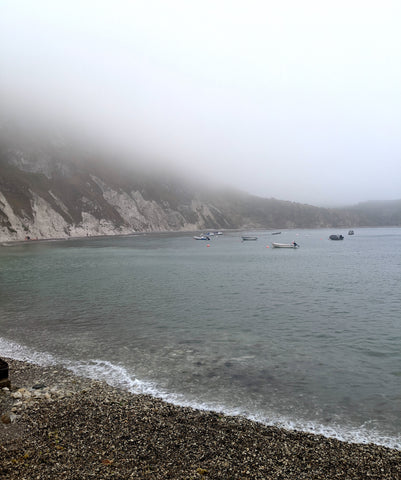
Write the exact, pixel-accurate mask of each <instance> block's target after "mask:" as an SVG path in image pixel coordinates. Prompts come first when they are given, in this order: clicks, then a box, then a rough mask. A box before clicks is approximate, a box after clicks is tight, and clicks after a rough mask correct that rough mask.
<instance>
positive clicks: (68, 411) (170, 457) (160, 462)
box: [0, 358, 401, 480]
mask: <svg viewBox="0 0 401 480" xmlns="http://www.w3.org/2000/svg"><path fill="white" fill-rule="evenodd" d="M5 360H6V361H7V362H8V363H9V379H10V381H11V391H7V390H0V417H1V418H2V421H0V452H1V453H0V477H4V478H7V479H9V480H13V479H34V478H41V479H54V478H61V479H78V478H79V479H89V478H99V479H103V478H104V479H106V478H115V479H126V478H127V479H128V478H135V479H165V478H171V479H176V480H180V479H202V478H203V479H285V480H287V479H297V480H298V479H308V480H311V479H334V478H336V479H352V480H358V479H361V480H362V479H364V480H365V479H366V478H370V479H381V480H384V479H396V478H401V452H400V451H397V450H392V449H389V448H386V447H381V446H377V445H373V444H368V445H362V444H350V443H345V442H341V441H339V440H335V439H329V438H326V437H323V436H321V435H313V434H309V433H303V432H297V431H287V430H284V429H280V428H277V427H268V426H265V425H262V424H259V423H257V422H253V421H251V420H247V419H244V418H241V417H230V416H226V415H223V414H220V413H217V412H205V411H199V410H195V409H192V408H189V407H178V406H174V405H171V404H168V403H166V402H163V401H162V400H160V399H157V398H153V397H150V396H147V395H134V394H131V393H129V392H127V391H123V390H119V389H116V388H113V387H110V386H109V385H107V384H106V383H104V382H97V381H93V380H89V379H86V378H83V377H77V376H74V375H73V374H72V373H71V372H69V371H66V370H64V369H62V368H60V367H58V366H57V367H55V366H49V367H40V366H37V365H34V364H30V363H27V362H21V361H16V360H12V359H8V358H5Z"/></svg>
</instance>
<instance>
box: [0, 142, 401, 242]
mask: <svg viewBox="0 0 401 480" xmlns="http://www.w3.org/2000/svg"><path fill="white" fill-rule="evenodd" d="M160 177H161V176H159V177H156V176H155V175H150V174H149V173H145V172H144V171H143V170H141V171H140V170H139V169H135V168H133V167H128V166H127V164H126V165H125V166H124V164H123V163H121V162H119V161H118V159H111V158H107V159H103V158H102V157H101V156H100V155H94V154H88V153H86V154H83V153H82V151H80V150H78V149H76V148H72V147H71V146H70V145H66V144H65V143H63V142H61V141H58V142H56V141H53V142H41V143H40V144H38V143H37V142H36V143H35V142H30V143H29V142H28V143H21V142H16V141H14V142H10V141H9V139H7V140H6V139H5V138H0V240H1V241H7V240H21V239H24V238H25V237H27V236H29V237H30V238H59V237H69V236H86V235H113V234H130V233H133V232H151V231H184V230H186V231H190V230H191V231H193V230H204V229H239V228H272V229H277V228H280V229H281V228H295V227H296V228H317V227H358V226H362V225H364V226H365V225H382V224H391V225H393V224H398V225H399V224H400V223H401V215H400V206H399V204H398V210H397V209H395V211H393V209H392V210H391V212H392V213H391V214H390V213H389V214H388V215H383V209H372V208H370V209H369V208H368V207H367V206H365V207H363V206H359V207H358V208H357V207H353V208H349V209H346V210H337V209H326V208H318V207H313V206H310V205H304V204H299V203H294V202H287V201H280V200H276V199H265V198H260V197H256V196H252V195H248V194H246V193H244V192H240V191H237V190H233V189H231V190H230V189H224V190H218V189H212V188H209V187H205V186H200V185H196V184H194V183H192V182H188V181H185V182H184V181H183V180H178V179H177V178H174V177H172V176H171V175H166V174H165V175H163V178H160ZM400 203H401V202H400ZM397 212H398V213H397Z"/></svg>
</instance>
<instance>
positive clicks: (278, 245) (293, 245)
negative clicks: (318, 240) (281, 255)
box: [272, 242, 299, 248]
mask: <svg viewBox="0 0 401 480" xmlns="http://www.w3.org/2000/svg"><path fill="white" fill-rule="evenodd" d="M272 245H273V248H299V245H298V243H295V242H292V243H277V242H273V243H272Z"/></svg>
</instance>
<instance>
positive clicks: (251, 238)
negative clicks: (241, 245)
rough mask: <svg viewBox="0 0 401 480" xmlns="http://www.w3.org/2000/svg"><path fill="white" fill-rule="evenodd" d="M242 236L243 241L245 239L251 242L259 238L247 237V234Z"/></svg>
mask: <svg viewBox="0 0 401 480" xmlns="http://www.w3.org/2000/svg"><path fill="white" fill-rule="evenodd" d="M241 238H242V241H243V242H249V241H252V240H257V239H258V237H247V236H245V237H244V236H243V237H241Z"/></svg>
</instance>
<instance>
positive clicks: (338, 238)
mask: <svg viewBox="0 0 401 480" xmlns="http://www.w3.org/2000/svg"><path fill="white" fill-rule="evenodd" d="M329 239H330V240H344V237H343V236H342V235H330V237H329Z"/></svg>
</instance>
